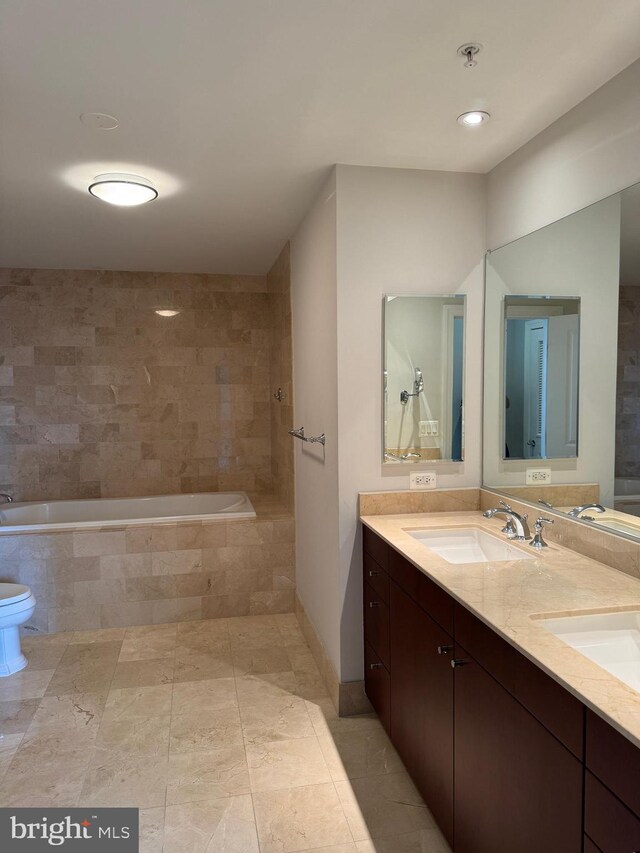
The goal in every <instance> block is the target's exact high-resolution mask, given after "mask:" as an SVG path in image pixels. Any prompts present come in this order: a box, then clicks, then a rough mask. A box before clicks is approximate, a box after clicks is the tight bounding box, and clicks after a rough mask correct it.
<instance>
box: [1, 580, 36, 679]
mask: <svg viewBox="0 0 640 853" xmlns="http://www.w3.org/2000/svg"><path fill="white" fill-rule="evenodd" d="M35 606H36V600H35V597H34V596H33V594H32V592H31V590H30V589H29V587H28V586H24V584H21V583H0V677H2V676H5V675H12V674H13V673H14V672H19V671H20V670H21V669H24V668H25V666H26V665H27V659H26V657H25V656H24V655H23V654H22V650H21V649H20V633H19V628H20V625H24V623H25V622H26V621H27V620H28V619H30V618H31V616H32V614H33V611H34V609H35Z"/></svg>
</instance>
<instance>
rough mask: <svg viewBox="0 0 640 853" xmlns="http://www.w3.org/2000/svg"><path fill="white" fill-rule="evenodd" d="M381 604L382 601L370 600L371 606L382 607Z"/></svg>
mask: <svg viewBox="0 0 640 853" xmlns="http://www.w3.org/2000/svg"><path fill="white" fill-rule="evenodd" d="M381 604H382V602H381V601H370V602H369V607H380V605H381Z"/></svg>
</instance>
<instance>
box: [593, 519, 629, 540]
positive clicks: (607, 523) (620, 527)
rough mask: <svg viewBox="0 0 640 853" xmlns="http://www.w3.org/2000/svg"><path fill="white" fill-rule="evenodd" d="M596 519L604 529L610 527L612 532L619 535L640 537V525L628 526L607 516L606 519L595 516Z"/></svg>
mask: <svg viewBox="0 0 640 853" xmlns="http://www.w3.org/2000/svg"><path fill="white" fill-rule="evenodd" d="M594 518H595V521H597V522H598V524H601V525H602V526H603V527H608V528H609V529H610V530H617V531H618V532H619V533H626V534H628V535H629V536H640V525H637V524H627V523H626V522H624V521H620V520H619V519H617V518H607V517H606V516H605V517H604V518H598V517H597V516H594Z"/></svg>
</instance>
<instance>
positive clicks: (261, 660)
mask: <svg viewBox="0 0 640 853" xmlns="http://www.w3.org/2000/svg"><path fill="white" fill-rule="evenodd" d="M233 666H234V669H235V673H236V675H237V676H243V675H250V674H256V675H260V674H263V673H268V672H289V671H291V670H292V667H291V662H290V660H289V657H288V655H287V652H286V650H285V649H280V648H269V649H241V650H236V651H234V652H233Z"/></svg>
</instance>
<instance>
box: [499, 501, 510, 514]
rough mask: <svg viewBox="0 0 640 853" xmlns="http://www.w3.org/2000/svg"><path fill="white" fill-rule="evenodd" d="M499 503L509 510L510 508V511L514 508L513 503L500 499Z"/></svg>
mask: <svg viewBox="0 0 640 853" xmlns="http://www.w3.org/2000/svg"><path fill="white" fill-rule="evenodd" d="M498 503H499V504H500V506H501V507H503V508H504V509H508V510H509V512H513V510H512V508H511V505H510V504H508V503H507V502H506V501H503V500H499V501H498Z"/></svg>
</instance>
